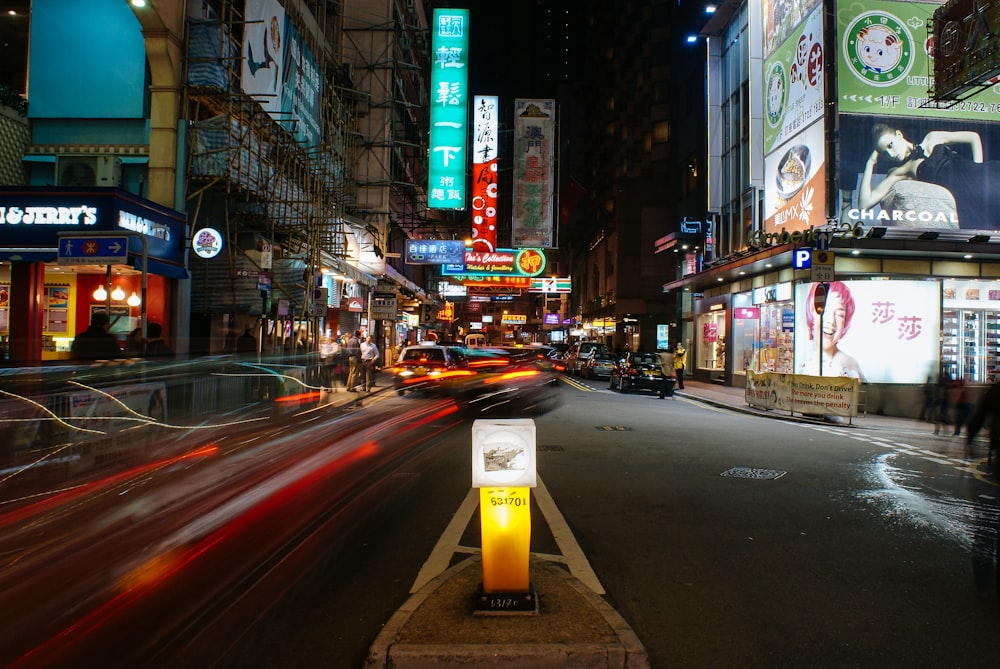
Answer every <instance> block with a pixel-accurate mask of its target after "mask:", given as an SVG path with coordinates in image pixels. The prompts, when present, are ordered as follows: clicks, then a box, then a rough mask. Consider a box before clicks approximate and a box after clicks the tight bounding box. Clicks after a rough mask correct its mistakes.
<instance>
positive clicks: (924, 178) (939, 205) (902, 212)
mask: <svg viewBox="0 0 1000 669" xmlns="http://www.w3.org/2000/svg"><path fill="white" fill-rule="evenodd" d="M997 156H1000V125H998V124H996V123H981V122H975V121H959V120H955V121H951V120H945V119H941V118H913V117H873V116H871V115H867V114H841V116H840V164H839V169H840V174H839V183H840V189H841V211H842V221H843V222H848V223H862V224H866V225H874V226H886V227H901V228H902V227H905V228H926V229H934V230H954V229H958V228H961V229H963V230H972V231H974V230H984V231H991V230H997V229H1000V189H998V188H997V187H996V184H997V183H998V179H1000V162H998V161H997V160H990V158H991V157H994V158H996V157H997Z"/></svg>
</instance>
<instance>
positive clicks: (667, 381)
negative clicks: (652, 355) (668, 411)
mask: <svg viewBox="0 0 1000 669" xmlns="http://www.w3.org/2000/svg"><path fill="white" fill-rule="evenodd" d="M657 356H658V357H659V360H660V392H659V397H660V399H661V400H662V399H664V398H666V397H673V396H674V387H675V384H676V388H677V390H684V368H685V366H686V365H687V349H685V348H684V345H683V344H682V343H681V342H677V345H676V346H675V347H674V350H673V351H669V350H668V351H660V352H659V353H657Z"/></svg>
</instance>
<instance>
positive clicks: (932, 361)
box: [795, 281, 941, 384]
mask: <svg viewBox="0 0 1000 669" xmlns="http://www.w3.org/2000/svg"><path fill="white" fill-rule="evenodd" d="M816 286H817V284H814V283H813V284H809V283H805V284H799V285H797V286H796V287H795V357H796V365H795V371H796V372H797V373H799V374H808V375H812V376H850V377H855V378H858V379H860V380H861V381H862V382H863V383H865V382H868V383H918V384H919V383H923V382H924V380H925V379H926V378H927V375H928V374H930V373H932V372H935V371H936V370H937V367H938V364H937V361H938V356H939V351H938V341H939V337H938V334H939V332H940V327H941V324H940V304H941V284H940V283H938V282H936V281H834V282H832V283H830V284H827V298H826V304H825V306H824V309H823V314H822V317H821V316H820V314H819V313H818V312H817V310H816V308H815V299H814V297H815V293H816ZM821 361H822V364H821Z"/></svg>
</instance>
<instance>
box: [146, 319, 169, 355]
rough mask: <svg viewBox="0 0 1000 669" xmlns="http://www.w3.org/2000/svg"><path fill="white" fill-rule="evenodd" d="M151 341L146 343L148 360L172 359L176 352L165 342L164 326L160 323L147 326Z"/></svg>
mask: <svg viewBox="0 0 1000 669" xmlns="http://www.w3.org/2000/svg"><path fill="white" fill-rule="evenodd" d="M146 331H147V332H148V333H149V339H148V340H147V341H146V357H148V358H172V357H174V350H173V349H172V348H170V347H169V346H168V345H167V342H165V341H163V326H162V325H160V324H159V323H150V324H148V325H147V326H146Z"/></svg>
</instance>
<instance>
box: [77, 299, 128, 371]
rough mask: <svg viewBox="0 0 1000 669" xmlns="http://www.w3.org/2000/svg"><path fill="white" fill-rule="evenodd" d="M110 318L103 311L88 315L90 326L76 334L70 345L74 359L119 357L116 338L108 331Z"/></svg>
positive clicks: (119, 352)
mask: <svg viewBox="0 0 1000 669" xmlns="http://www.w3.org/2000/svg"><path fill="white" fill-rule="evenodd" d="M110 329H111V318H110V317H109V316H108V314H107V313H105V312H103V311H95V312H94V313H92V314H91V315H90V326H89V327H88V328H87V329H86V330H84V331H83V332H81V333H80V334H78V335H77V336H76V338H75V339H74V340H73V345H72V346H70V357H72V358H73V359H74V360H111V359H114V358H119V357H121V353H122V351H121V348H120V347H119V346H118V340H117V339H115V336H114V335H113V334H111V333H110V332H109V330H110Z"/></svg>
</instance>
